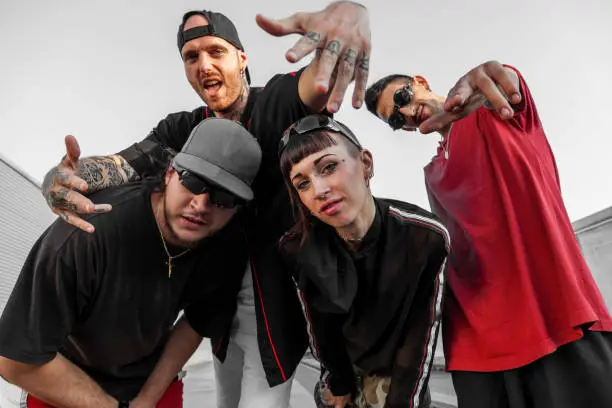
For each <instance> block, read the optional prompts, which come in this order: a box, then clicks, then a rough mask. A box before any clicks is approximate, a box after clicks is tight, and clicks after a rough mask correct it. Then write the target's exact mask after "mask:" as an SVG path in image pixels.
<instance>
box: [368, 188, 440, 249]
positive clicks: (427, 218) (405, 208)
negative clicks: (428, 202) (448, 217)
mask: <svg viewBox="0 0 612 408" xmlns="http://www.w3.org/2000/svg"><path fill="white" fill-rule="evenodd" d="M376 200H377V201H378V202H379V203H381V207H382V208H383V209H384V210H385V213H384V216H385V219H386V220H387V221H388V223H389V224H391V226H395V227H396V228H405V227H409V228H416V229H418V230H421V231H423V232H426V233H428V234H430V235H433V236H437V239H439V240H441V241H442V242H443V243H444V245H445V246H446V247H447V250H448V249H450V235H449V233H448V230H447V229H446V226H444V224H443V223H442V222H441V221H440V219H439V218H438V217H436V216H435V215H434V214H432V213H431V212H429V211H427V210H425V209H423V208H421V207H419V206H417V205H414V204H410V203H406V202H404V201H399V200H392V199H385V198H377V199H376Z"/></svg>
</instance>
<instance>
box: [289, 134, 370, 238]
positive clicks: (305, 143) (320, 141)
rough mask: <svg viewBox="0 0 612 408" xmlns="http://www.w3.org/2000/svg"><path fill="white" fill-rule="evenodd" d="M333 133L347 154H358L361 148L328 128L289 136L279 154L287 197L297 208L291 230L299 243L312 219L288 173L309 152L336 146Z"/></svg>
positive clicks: (306, 233)
mask: <svg viewBox="0 0 612 408" xmlns="http://www.w3.org/2000/svg"><path fill="white" fill-rule="evenodd" d="M333 135H338V138H339V139H341V140H342V141H343V143H344V144H345V146H346V147H347V150H348V152H349V154H350V155H351V156H353V157H357V156H359V153H360V152H361V149H360V148H359V147H357V146H356V145H355V144H354V143H352V142H351V141H350V140H348V139H347V138H346V137H344V136H343V135H342V134H341V133H337V132H333V131H331V130H328V129H318V130H314V131H312V132H308V133H305V134H302V135H294V136H292V137H290V138H289V140H288V141H287V145H286V146H285V148H284V150H283V152H282V154H281V156H280V168H281V173H282V174H283V179H284V180H285V185H286V186H287V191H289V198H290V199H291V203H292V205H293V208H294V210H297V214H294V215H296V216H297V217H296V218H297V223H296V225H295V226H294V228H293V232H294V233H296V234H297V235H299V236H300V244H302V243H304V241H305V240H306V237H307V235H308V228H309V226H310V223H311V221H312V218H311V217H312V215H311V213H310V211H309V210H308V208H306V206H305V205H304V204H303V203H302V200H301V199H300V196H299V194H298V192H297V191H296V190H295V187H294V186H293V183H291V179H290V173H291V169H292V168H293V166H294V165H296V164H297V163H299V162H300V161H302V159H304V158H305V157H307V156H310V155H311V154H314V153H318V152H320V151H321V150H325V149H327V148H328V147H332V146H337V145H338V142H337V141H336V139H335V138H334V136H333Z"/></svg>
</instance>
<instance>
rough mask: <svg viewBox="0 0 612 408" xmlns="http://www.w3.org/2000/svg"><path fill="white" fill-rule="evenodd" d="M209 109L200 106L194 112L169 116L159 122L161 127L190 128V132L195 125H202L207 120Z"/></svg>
mask: <svg viewBox="0 0 612 408" xmlns="http://www.w3.org/2000/svg"><path fill="white" fill-rule="evenodd" d="M207 112H208V108H207V107H206V106H200V107H199V108H196V109H194V110H192V111H181V112H174V113H170V114H168V115H167V116H166V117H165V118H164V119H162V120H161V121H160V122H159V125H158V127H159V126H160V125H164V126H169V127H173V128H177V127H185V128H189V131H191V129H192V128H193V127H195V125H197V124H198V123H200V122H201V121H202V120H204V119H205V118H206V113H207Z"/></svg>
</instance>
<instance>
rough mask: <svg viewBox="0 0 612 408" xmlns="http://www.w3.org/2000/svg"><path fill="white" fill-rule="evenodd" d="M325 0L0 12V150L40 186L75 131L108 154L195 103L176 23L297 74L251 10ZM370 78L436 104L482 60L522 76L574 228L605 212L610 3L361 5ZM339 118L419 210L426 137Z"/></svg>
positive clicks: (4, 8)
mask: <svg viewBox="0 0 612 408" xmlns="http://www.w3.org/2000/svg"><path fill="white" fill-rule="evenodd" d="M326 4H327V1H323V0H312V1H308V2H303V1H296V0H286V1H247V0H225V1H221V0H209V1H205V2H203V1H191V0H173V1H162V0H147V1H144V0H137V1H130V2H124V1H117V0H105V1H76V0H75V1H68V0H58V1H54V2H46V1H42V0H38V1H31V0H24V1H8V0H6V1H2V2H1V3H0V58H1V61H2V63H1V64H0V137H1V139H2V149H1V153H2V154H3V155H4V156H6V157H8V158H9V159H10V160H12V161H13V162H15V163H16V164H17V165H18V166H19V167H21V168H22V169H24V170H25V171H26V172H28V173H29V174H30V175H31V176H32V177H34V178H35V179H38V180H42V178H43V176H44V174H45V172H46V171H47V170H48V169H49V168H50V167H51V166H52V165H55V164H56V163H57V162H58V161H59V158H60V157H61V156H62V155H63V154H64V147H63V136H64V135H66V134H73V135H75V136H76V137H77V138H78V140H79V141H80V145H81V149H82V152H83V155H98V154H108V153H115V152H117V151H119V150H121V149H122V148H124V147H126V146H128V145H129V144H131V143H134V142H136V141H139V140H141V139H143V138H144V137H145V136H146V135H147V134H148V132H149V130H150V129H151V128H152V127H153V126H155V125H156V124H157V122H158V121H159V120H160V119H162V118H163V117H165V116H166V115H167V114H168V113H171V112H176V111H180V110H192V109H194V108H196V107H197V106H198V105H199V104H200V103H201V101H200V100H199V98H198V97H197V96H196V94H195V93H194V92H193V90H192V89H191V88H190V86H189V84H188V83H187V81H186V79H185V75H184V72H183V66H182V63H181V60H180V57H179V53H178V50H177V48H176V30H177V27H178V24H179V23H180V18H181V16H182V14H183V13H184V12H185V11H187V10H190V9H199V8H204V7H205V8H208V9H212V10H216V11H221V12H223V13H225V14H226V15H228V16H229V17H230V18H231V19H232V20H233V21H234V23H235V24H236V26H237V27H238V31H239V33H240V36H241V39H242V42H243V44H244V46H245V48H246V51H247V55H248V56H249V58H250V59H249V66H250V71H251V75H252V77H253V83H254V85H263V84H264V83H265V82H266V81H267V80H268V79H269V78H270V77H271V76H272V75H273V74H275V73H277V72H287V71H291V70H293V69H294V67H292V66H291V65H290V64H289V63H287V62H286V61H285V59H284V52H285V51H286V49H287V48H289V47H290V45H291V44H292V43H293V42H294V41H295V40H296V39H297V37H295V36H292V37H291V38H282V39H278V38H274V37H270V36H268V35H267V34H266V33H265V32H263V31H262V30H260V29H259V28H258V27H257V25H256V24H255V14H256V13H262V14H266V15H269V16H272V17H284V16H286V15H288V14H290V13H292V12H295V11H299V10H303V11H313V10H318V9H321V8H323V7H325V5H326ZM363 4H365V5H367V6H368V7H369V9H370V15H371V25H372V42H373V52H372V59H371V76H370V78H371V80H374V79H377V78H379V77H381V76H382V75H386V74H389V73H396V72H400V73H408V74H416V73H418V74H422V75H424V76H425V77H427V78H428V79H429V82H430V84H431V85H432V87H433V89H434V91H437V92H438V93H440V94H443V95H445V94H446V92H447V91H448V89H449V88H450V87H451V86H452V85H454V83H455V82H456V80H457V79H458V78H459V77H460V76H461V75H463V74H464V73H465V72H467V71H468V70H469V69H470V68H472V67H474V66H476V65H477V64H479V63H481V62H484V61H487V60H489V59H497V60H499V61H501V62H504V63H508V64H512V65H514V66H516V67H517V68H519V69H520V70H521V71H522V73H523V74H524V76H525V77H526V79H527V82H528V84H529V86H530V88H531V91H532V94H533V96H534V98H535V101H536V104H537V106H538V109H539V112H540V116H541V119H542V122H543V124H544V127H545V129H546V132H547V134H548V138H549V140H550V144H551V145H552V148H553V151H554V152H555V154H556V158H557V164H558V166H559V170H560V174H561V182H562V188H563V195H564V198H565V202H566V205H567V208H568V211H569V214H570V218H571V219H572V220H575V219H578V218H581V217H584V216H587V215H589V214H591V213H593V212H595V211H599V210H601V209H603V208H605V207H609V206H610V205H612V181H611V180H610V178H611V177H610V174H611V173H612V160H611V159H610V158H609V154H610V152H611V151H612V141H611V136H612V134H611V133H610V130H608V128H607V125H608V123H607V120H606V118H609V116H608V115H609V112H608V109H609V108H608V105H609V98H610V95H612V24H610V21H612V2H610V1H609V0H590V1H581V0H495V1H491V0H462V1H457V0H434V1H414V0H402V1H396V0H384V1H382V0H370V1H364V2H363ZM347 102H348V103H347V104H345V105H346V106H345V107H344V108H343V109H342V110H341V112H340V114H339V115H338V118H339V119H340V120H342V121H344V122H345V123H347V124H348V125H349V126H350V127H351V128H352V129H353V130H355V132H356V134H357V135H358V136H359V137H360V139H361V141H362V142H363V144H364V145H365V146H366V147H368V148H369V149H370V150H371V151H372V152H373V154H374V159H375V169H376V172H375V173H376V176H375V178H374V182H373V188H374V193H375V194H376V195H379V196H384V197H394V198H399V199H403V200H406V201H411V202H414V203H416V204H418V205H421V206H424V207H426V208H428V204H427V198H426V195H425V188H424V186H423V171H422V168H423V166H424V165H426V164H427V163H428V161H429V159H430V158H431V157H432V156H433V154H434V153H435V148H436V144H437V140H438V137H437V136H434V135H420V134H409V133H404V132H398V133H394V132H392V131H391V130H389V129H387V128H386V126H385V125H384V124H383V123H382V122H379V121H377V120H376V119H375V118H374V117H373V116H372V115H370V114H369V113H368V112H366V111H365V109H364V110H361V111H355V110H353V108H352V107H351V106H350V101H347Z"/></svg>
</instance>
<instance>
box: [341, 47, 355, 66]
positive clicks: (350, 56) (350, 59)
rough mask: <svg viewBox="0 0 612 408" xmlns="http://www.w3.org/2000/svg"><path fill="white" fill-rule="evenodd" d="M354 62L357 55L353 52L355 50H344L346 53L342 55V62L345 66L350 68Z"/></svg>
mask: <svg viewBox="0 0 612 408" xmlns="http://www.w3.org/2000/svg"><path fill="white" fill-rule="evenodd" d="M356 60H357V53H356V52H355V50H351V49H350V48H349V49H348V50H346V52H345V53H344V62H345V63H346V65H348V66H349V67H351V68H352V67H354V66H355V61H356Z"/></svg>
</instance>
